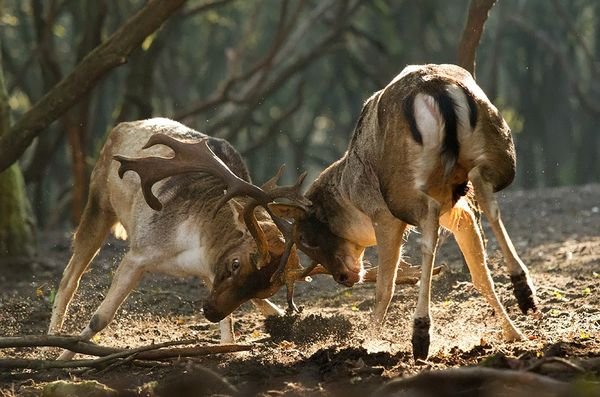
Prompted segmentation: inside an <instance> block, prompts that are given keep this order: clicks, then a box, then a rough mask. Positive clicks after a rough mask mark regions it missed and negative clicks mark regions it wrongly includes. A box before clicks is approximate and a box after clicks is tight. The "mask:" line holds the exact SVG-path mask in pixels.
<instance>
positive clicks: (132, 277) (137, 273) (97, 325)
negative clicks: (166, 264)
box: [58, 252, 144, 360]
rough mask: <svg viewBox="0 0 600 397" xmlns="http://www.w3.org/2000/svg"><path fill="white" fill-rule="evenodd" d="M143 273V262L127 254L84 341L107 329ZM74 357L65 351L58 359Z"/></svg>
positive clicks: (88, 327) (93, 318)
mask: <svg viewBox="0 0 600 397" xmlns="http://www.w3.org/2000/svg"><path fill="white" fill-rule="evenodd" d="M143 273H144V266H143V262H142V261H140V260H139V259H137V258H135V257H134V255H132V254H131V253H130V252H129V253H127V254H126V255H125V257H124V258H123V259H122V260H121V263H120V264H119V267H118V268H117V271H116V272H115V274H114V276H113V280H112V283H111V285H110V288H109V289H108V292H107V293H106V296H105V297H104V300H103V301H102V303H101V304H100V306H99V307H98V309H96V311H95V312H94V314H93V315H92V318H91V319H90V322H89V324H88V325H87V327H85V329H84V330H83V331H82V332H81V334H80V337H81V338H82V339H83V340H88V339H91V338H92V337H93V336H94V335H96V334H97V333H98V332H100V331H102V330H103V329H104V328H106V326H107V325H108V324H109V323H110V322H111V321H112V319H113V318H114V316H115V313H116V312H117V310H118V309H119V307H120V306H121V304H122V303H123V301H124V300H125V298H127V296H128V295H129V293H130V292H131V290H133V289H134V288H135V287H136V285H137V284H138V283H139V281H140V279H141V278H142V275H143ZM74 355H75V353H73V352H71V351H68V350H65V351H63V353H62V354H61V355H60V357H59V358H58V359H59V360H70V359H71V358H73V356H74Z"/></svg>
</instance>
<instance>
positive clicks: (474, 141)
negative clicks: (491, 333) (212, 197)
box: [272, 65, 536, 358]
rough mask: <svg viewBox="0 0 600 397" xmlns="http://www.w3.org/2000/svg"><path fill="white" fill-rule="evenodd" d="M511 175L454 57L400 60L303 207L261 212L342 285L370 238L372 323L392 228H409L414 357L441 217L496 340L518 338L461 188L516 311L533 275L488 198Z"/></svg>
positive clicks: (422, 346) (425, 336)
mask: <svg viewBox="0 0 600 397" xmlns="http://www.w3.org/2000/svg"><path fill="white" fill-rule="evenodd" d="M514 175H515V149H514V145H513V141H512V137H511V133H510V128H509V126H508V125H507V123H506V122H505V120H504V119H503V118H502V116H501V115H500V113H499V111H498V110H497V109H496V107H495V106H494V105H493V104H492V103H491V102H490V101H489V99H488V98H487V97H486V95H485V94H484V92H483V91H482V90H481V88H480V87H479V86H478V85H477V84H476V83H475V81H474V79H473V78H472V77H471V75H470V73H468V72H467V71H466V70H464V69H462V68H460V67H458V66H455V65H419V66H408V67H406V68H405V69H404V70H403V71H402V72H401V73H400V74H399V75H398V76H397V77H396V78H394V79H393V80H392V81H391V82H390V83H389V84H388V85H387V86H386V87H385V88H383V89H382V90H380V91H378V92H376V93H375V94H373V95H372V96H371V97H370V98H369V99H368V100H367V101H366V103H365V104H364V106H363V108H362V111H361V114H360V117H359V120H358V122H357V125H356V127H355V131H354V134H353V137H352V139H351V142H350V144H349V147H348V150H347V151H346V153H345V154H344V156H343V157H342V158H341V159H339V160H338V161H336V162H335V163H333V164H332V165H331V166H329V167H328V168H327V169H326V170H325V171H323V172H322V173H321V174H320V175H319V177H318V178H317V179H316V180H315V182H314V183H313V184H312V185H311V186H310V187H309V189H308V191H307V193H306V197H307V198H308V199H309V200H310V201H311V205H310V206H308V207H299V206H294V205H274V206H272V210H273V211H274V212H275V213H276V214H277V215H278V216H282V217H287V218H288V219H294V230H295V231H294V236H295V239H296V242H297V246H298V248H300V249H301V250H302V251H304V252H305V253H306V254H307V255H308V256H310V257H311V258H312V259H313V260H314V264H316V263H320V264H321V265H322V266H324V267H325V268H326V269H327V270H328V271H329V272H330V273H332V274H333V276H334V278H335V280H336V281H338V282H339V283H341V284H344V285H347V286H351V285H353V284H354V283H356V282H358V281H359V280H360V278H361V272H362V271H363V270H362V269H363V266H362V261H363V254H364V251H365V247H369V246H373V245H377V250H378V268H379V270H378V273H377V282H376V283H377V284H376V294H375V307H374V310H373V313H372V315H373V319H374V323H375V324H377V326H378V327H381V326H382V324H383V322H384V319H385V315H386V312H387V309H388V306H389V303H390V301H391V299H392V296H393V293H394V285H395V283H394V281H395V277H396V269H397V267H398V263H399V258H400V252H401V248H402V243H403V234H404V232H405V230H406V229H407V225H412V226H417V227H419V228H420V230H421V233H422V242H421V251H422V263H421V275H420V286H419V294H418V298H417V306H416V309H415V312H414V317H413V335H412V346H413V355H414V357H415V358H426V357H427V355H428V352H429V340H430V337H429V330H430V325H431V318H430V314H429V311H430V295H431V293H430V291H431V275H432V269H433V263H434V258H435V252H436V246H437V241H438V229H439V227H440V225H441V226H443V227H445V228H447V229H449V230H450V231H451V232H452V233H453V234H454V236H455V239H456V241H457V243H458V246H459V248H460V250H461V251H462V253H463V255H464V258H465V260H466V263H467V266H468V268H469V271H470V273H471V277H472V279H473V284H474V286H475V287H476V288H477V289H478V290H479V291H480V292H481V293H482V294H483V295H484V297H485V298H486V300H487V301H488V303H489V304H490V305H491V306H492V307H493V309H494V311H495V313H496V314H497V315H498V316H499V317H500V319H501V321H502V329H503V336H504V338H505V340H507V341H513V340H519V339H522V338H523V335H522V334H521V332H519V330H518V329H517V328H516V327H515V326H514V324H513V323H512V321H511V320H510V318H509V317H508V315H507V313H506V310H505V309H504V307H503V306H502V304H501V303H500V301H499V300H498V297H497V295H496V293H495V291H494V285H493V282H492V279H491V276H490V273H489V270H488V268H487V265H486V257H485V251H484V246H483V242H482V236H481V234H480V231H479V228H478V227H477V226H476V224H477V222H476V219H475V217H474V212H473V209H472V208H471V205H470V204H469V203H470V202H471V200H470V199H468V198H467V197H465V194H466V193H467V191H468V190H469V188H470V187H471V186H472V188H473V190H474V197H475V198H476V200H477V203H478V204H479V206H480V207H481V210H482V211H483V213H484V214H485V216H486V218H487V219H488V221H489V223H490V226H491V229H492V231H493V233H494V235H495V236H496V239H497V241H498V243H499V246H500V249H501V250H502V253H503V256H504V258H505V262H506V264H507V267H508V271H509V273H510V276H511V281H512V284H513V286H514V294H515V296H516V298H517V302H518V305H519V307H520V309H521V311H522V312H523V313H527V311H528V310H530V309H531V310H533V311H535V310H536V305H535V302H534V288H533V284H532V283H531V280H530V277H529V274H528V271H527V268H526V267H525V265H524V264H523V262H522V261H521V259H519V257H518V255H517V253H516V251H515V249H514V246H513V244H512V243H511V240H510V238H509V236H508V234H507V232H506V229H505V227H504V225H503V223H502V220H501V218H500V210H499V207H498V203H497V201H496V198H495V197H494V192H497V191H499V190H501V189H503V188H505V187H506V186H508V185H509V184H510V183H511V182H512V180H513V178H514ZM314 264H313V266H314Z"/></svg>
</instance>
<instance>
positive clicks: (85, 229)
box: [48, 192, 116, 334]
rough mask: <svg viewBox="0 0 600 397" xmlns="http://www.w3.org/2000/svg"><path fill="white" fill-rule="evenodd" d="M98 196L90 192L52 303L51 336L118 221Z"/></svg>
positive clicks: (56, 329) (56, 330) (58, 329)
mask: <svg viewBox="0 0 600 397" xmlns="http://www.w3.org/2000/svg"><path fill="white" fill-rule="evenodd" d="M96 196H97V193H96V192H90V197H89V199H88V203H87V206H86V207H85V211H84V213H83V215H82V218H81V223H80V224H79V227H78V228H77V231H76V232H75V237H74V241H73V255H72V256H71V259H70V260H69V263H68V264H67V267H65V270H64V272H63V275H62V278H61V280H60V285H59V287H58V290H57V292H56V296H55V298H54V303H53V304H52V316H51V318H50V325H49V327H48V333H49V334H55V333H58V332H59V331H60V330H61V328H62V325H63V322H64V318H65V313H66V312H67V310H68V307H69V303H70V302H71V300H72V299H73V295H75V292H76V291H77V288H78V286H79V280H80V279H81V276H82V274H83V272H84V271H85V269H86V268H87V267H88V265H89V264H90V262H91V261H92V259H93V258H94V256H95V255H96V253H97V252H98V250H99V249H100V246H101V245H102V242H103V241H104V239H105V238H106V235H107V234H108V232H109V230H110V227H111V226H112V225H113V224H114V223H115V221H116V217H115V215H114V214H113V213H112V212H110V211H103V210H101V209H100V204H99V199H97V198H96Z"/></svg>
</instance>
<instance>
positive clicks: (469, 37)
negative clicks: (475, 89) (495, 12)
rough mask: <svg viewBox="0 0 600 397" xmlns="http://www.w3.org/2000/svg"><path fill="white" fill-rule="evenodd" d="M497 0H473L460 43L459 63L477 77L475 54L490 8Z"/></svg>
mask: <svg viewBox="0 0 600 397" xmlns="http://www.w3.org/2000/svg"><path fill="white" fill-rule="evenodd" d="M494 3H496V0H471V4H470V5H469V15H468V17H467V22H466V24H465V28H464V30H463V33H462V37H461V39H460V44H459V45H458V57H457V58H458V65H459V66H462V67H463V68H465V69H467V70H468V71H469V72H471V74H472V75H473V77H475V56H476V54H477V47H479V41H480V40H481V35H482V33H483V26H484V25H485V21H487V18H488V14H489V12H490V9H491V8H492V7H493V6H494Z"/></svg>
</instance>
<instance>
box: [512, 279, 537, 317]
mask: <svg viewBox="0 0 600 397" xmlns="http://www.w3.org/2000/svg"><path fill="white" fill-rule="evenodd" d="M510 281H511V282H512V285H513V293H514V294H515V298H517V303H518V304H519V309H521V312H523V314H527V312H528V311H529V310H530V309H531V311H532V312H536V311H537V307H536V305H535V299H534V293H533V290H532V288H531V287H530V285H529V280H528V279H527V274H525V273H524V272H523V273H520V274H516V275H511V276H510Z"/></svg>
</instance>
